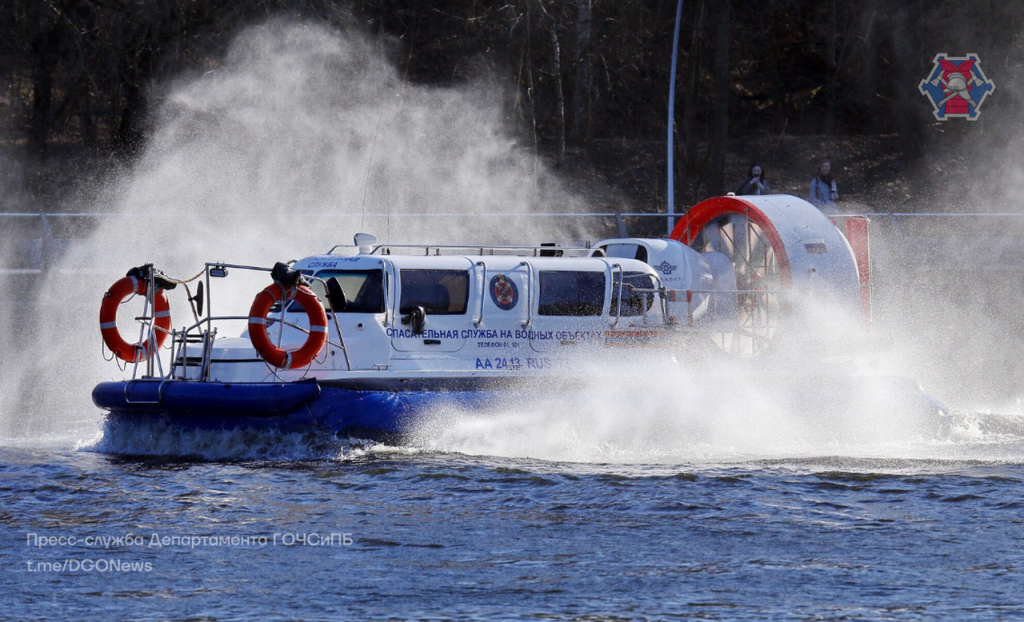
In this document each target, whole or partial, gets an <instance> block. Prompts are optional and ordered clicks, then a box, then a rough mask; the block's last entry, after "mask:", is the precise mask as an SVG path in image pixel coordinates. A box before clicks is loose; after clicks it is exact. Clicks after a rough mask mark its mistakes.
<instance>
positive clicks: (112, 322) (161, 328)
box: [100, 276, 171, 363]
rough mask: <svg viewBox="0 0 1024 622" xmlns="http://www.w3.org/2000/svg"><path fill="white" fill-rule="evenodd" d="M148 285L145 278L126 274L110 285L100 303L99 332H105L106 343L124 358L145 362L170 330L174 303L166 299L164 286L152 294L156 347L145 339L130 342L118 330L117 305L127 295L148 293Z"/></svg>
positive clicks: (134, 361) (112, 350) (124, 359)
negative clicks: (138, 341) (140, 341)
mask: <svg viewBox="0 0 1024 622" xmlns="http://www.w3.org/2000/svg"><path fill="white" fill-rule="evenodd" d="M148 287H149V283H147V282H146V281H145V280H143V279H139V278H136V277H134V276H126V277H124V278H123V279H121V280H119V281H118V282H116V283H114V284H113V285H111V286H110V289H108V290H107V293H105V294H103V303H102V304H101V305H100V332H101V333H102V334H103V343H105V344H107V347H108V348H110V351H111V352H113V353H114V355H115V356H116V357H117V358H119V359H121V360H122V361H127V362H129V363H136V362H140V361H145V360H147V359H149V358H150V357H152V356H153V354H155V353H156V351H157V350H159V349H160V346H162V345H163V343H164V341H166V340H167V335H169V334H170V331H171V306H170V304H168V302H167V294H165V293H164V290H163V289H161V288H159V287H158V288H156V292H155V293H154V294H153V323H154V324H155V325H156V331H155V335H156V346H155V347H153V346H151V345H150V343H149V339H146V340H145V341H143V342H142V343H128V342H127V341H125V340H124V339H123V338H122V337H121V333H119V332H117V308H118V307H119V306H120V305H121V303H122V302H123V301H124V299H125V298H127V297H128V296H131V295H132V294H138V295H140V296H145V295H146V290H147V289H148Z"/></svg>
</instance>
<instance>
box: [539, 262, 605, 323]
mask: <svg viewBox="0 0 1024 622" xmlns="http://www.w3.org/2000/svg"><path fill="white" fill-rule="evenodd" d="M538 283H539V287H540V301H539V303H538V306H537V314H538V315H572V316H581V315H601V311H603V310H604V293H605V285H606V283H607V282H606V279H605V273H604V272H589V271H588V272H584V271H573V272H570V271H562V270H559V271H557V272H556V271H541V272H540V273H539V274H538Z"/></svg>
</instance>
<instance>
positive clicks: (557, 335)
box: [92, 195, 945, 439]
mask: <svg viewBox="0 0 1024 622" xmlns="http://www.w3.org/2000/svg"><path fill="white" fill-rule="evenodd" d="M867 233H868V220H867V218H865V217H863V216H857V217H839V218H834V219H833V220H830V219H829V218H828V217H826V216H825V215H823V214H822V213H821V212H820V211H819V210H818V209H817V208H815V207H814V206H812V205H810V204H809V203H807V202H805V201H803V200H801V199H798V198H795V197H792V196H785V195H772V196H753V197H742V198H741V197H733V196H728V197H718V198H713V199H709V200H707V201H704V202H702V203H700V204H698V205H696V206H694V207H693V208H692V209H691V210H690V211H689V212H688V213H687V214H685V215H684V216H682V217H681V219H680V220H679V222H678V224H677V226H676V227H675V230H674V231H673V233H672V235H671V236H670V237H669V238H666V239H647V238H615V239H607V240H602V241H599V242H597V243H595V244H592V245H584V246H577V247H571V246H556V245H541V246H472V247H468V246H436V245H415V246H414V245H388V244H377V241H376V238H375V237H374V236H372V235H370V234H365V233H360V234H356V235H355V239H354V244H353V245H344V246H342V245H339V246H335V247H334V248H331V249H330V250H329V251H327V252H326V253H324V254H321V255H313V256H310V257H306V258H304V259H301V260H299V261H295V262H292V263H290V264H284V263H277V264H276V265H275V266H274V267H260V266H249V265H239V264H227V263H220V262H218V263H206V264H205V267H204V269H203V270H202V272H200V273H199V274H198V275H196V276H195V277H193V278H192V279H188V280H177V279H173V278H170V277H168V276H167V275H165V274H163V273H161V272H160V271H159V270H156V269H155V268H154V267H153V266H151V265H148V266H143V267H141V268H136V269H133V270H132V271H131V272H129V274H128V275H127V276H126V277H125V278H123V279H121V280H119V281H118V282H116V283H115V284H114V285H113V286H112V287H111V288H110V290H109V291H108V292H107V293H106V294H105V297H104V300H103V304H102V306H101V313H100V326H101V332H102V335H103V339H104V343H105V344H106V346H107V347H108V348H109V349H110V351H111V352H112V353H113V355H114V356H115V357H117V358H118V359H120V360H121V361H123V362H125V363H126V364H127V367H131V377H130V378H126V379H122V380H117V381H112V382H103V383H101V384H99V385H98V386H96V388H95V389H94V390H93V394H92V396H93V401H94V403H95V404H96V405H97V406H99V407H100V408H101V409H103V410H105V411H107V412H108V415H107V417H108V421H114V422H134V421H145V422H157V421H162V422H166V423H167V424H169V425H174V426H181V427H183V428H186V429H200V430H236V429H272V430H280V431H282V432H292V431H300V432H301V431H305V430H310V429H316V430H323V431H327V432H329V433H332V434H337V435H341V436H354V437H361V438H384V439H393V438H396V437H397V438H401V437H402V436H403V435H404V434H406V433H408V432H409V431H410V430H412V429H413V428H414V426H416V425H417V423H418V422H419V421H421V420H422V418H423V417H425V416H427V415H428V414H429V413H430V412H432V410H433V409H435V408H443V407H445V406H449V405H454V406H457V407H461V408H466V407H469V408H486V407H487V406H488V405H489V404H494V403H500V402H501V401H502V400H503V399H506V398H507V396H508V395H509V394H510V393H511V392H519V393H522V392H533V393H543V392H545V391H556V392H565V391H573V390H574V387H575V386H577V384H579V385H581V386H582V385H585V383H586V380H587V379H586V378H576V377H575V376H574V374H579V373H582V372H581V371H580V370H581V369H582V368H583V367H584V365H583V363H584V362H587V363H589V362H593V361H595V360H602V359H603V358H604V357H610V358H615V357H618V358H619V359H622V358H623V357H633V358H634V360H635V359H637V358H643V359H645V360H663V361H664V362H665V364H669V365H700V361H701V360H703V359H704V357H706V356H709V354H708V353H709V352H713V353H714V355H715V356H725V357H732V358H735V359H749V360H752V361H757V360H772V359H773V357H778V356H779V352H780V351H784V350H787V349H792V347H793V344H794V343H800V342H801V337H802V336H803V335H805V333H806V331H804V330H802V329H801V325H800V321H801V320H800V319H799V317H800V315H801V309H804V308H807V307H808V304H807V303H808V301H811V302H813V305H810V307H811V308H816V309H820V308H826V309H829V313H834V314H836V315H841V316H844V317H854V318H856V322H854V328H853V330H852V332H853V333H857V335H855V338H854V339H852V341H851V343H869V342H871V339H870V337H866V336H869V335H870V332H871V331H870V329H871V306H870V302H871V300H870V272H869V266H868V259H869V249H868V238H867ZM239 271H256V272H263V273H267V274H268V275H269V279H268V281H269V284H267V286H266V287H265V288H264V289H263V290H261V291H259V292H256V293H255V294H254V298H253V301H252V304H251V306H250V308H249V311H248V314H246V315H241V314H237V312H236V313H234V314H230V313H229V314H221V315H218V314H216V313H214V312H213V310H212V309H211V308H210V307H211V306H212V305H210V304H207V305H206V308H205V309H204V298H205V302H207V303H209V302H210V301H211V299H212V297H211V296H209V294H210V293H212V286H213V285H214V284H215V282H216V281H218V280H219V279H222V278H227V277H228V275H229V273H236V272H239ZM194 281H197V283H196V285H195V288H196V290H197V291H196V294H195V295H192V294H191V289H189V287H188V285H189V283H191V282H194ZM178 284H184V286H185V287H184V289H186V292H187V297H188V307H189V309H190V311H191V312H192V320H193V321H192V322H190V323H186V324H184V325H182V326H181V327H180V328H174V325H173V322H172V319H171V317H170V310H169V309H170V307H169V305H168V302H167V292H168V291H169V290H170V289H173V288H175V287H176V286H177V285H178ZM204 293H205V295H204ZM132 295H136V296H138V297H140V298H141V299H142V300H143V301H144V303H143V305H144V309H143V312H142V314H141V315H140V316H139V317H138V318H136V319H138V320H139V322H140V328H139V339H138V342H137V343H128V341H126V340H125V339H124V337H122V335H121V333H120V331H119V330H118V323H117V317H116V316H117V309H118V308H119V307H120V306H122V303H123V301H124V300H125V299H126V298H128V297H130V296H132ZM241 324H244V325H245V327H244V329H241V330H239V329H240V328H241V327H240V325H241ZM232 326H234V328H232ZM228 335H237V336H228ZM812 347H813V349H815V351H816V352H818V353H821V352H822V350H821V349H820V348H819V347H818V346H812ZM826 350H828V349H827V348H826ZM833 354H834V353H833V352H831V351H829V352H827V353H826V355H827V356H832V355H833ZM801 356H803V357H804V358H805V359H806V358H807V357H806V356H805V355H804V354H801ZM760 369H762V371H763V370H764V369H767V367H764V366H762V367H761V368H760ZM780 377H786V378H792V377H793V373H792V372H791V371H790V372H784V373H782V375H781V376H780ZM577 380H578V381H579V382H578V383H577ZM612 381H614V380H613V379H612ZM894 383H895V384H896V385H898V386H899V387H900V388H899V391H900V395H901V396H902V398H905V399H906V400H907V402H908V403H912V404H913V405H914V407H915V408H920V409H921V410H922V411H925V412H927V413H928V416H934V417H939V418H941V417H942V416H944V414H945V409H944V407H943V406H942V405H941V404H940V403H938V402H937V401H935V400H934V399H932V398H931V397H930V396H928V395H927V394H926V393H924V392H923V391H922V390H921V388H920V387H919V386H918V385H917V383H916V382H913V381H910V380H907V379H902V378H900V379H894ZM580 390H585V389H582V388H581V389H580ZM826 394H827V396H828V397H829V398H831V399H836V391H835V390H834V388H831V387H822V386H821V385H818V386H817V387H812V388H811V389H810V391H809V392H808V395H811V396H812V398H811V399H814V400H818V399H820V398H819V397H818V396H819V395H826Z"/></svg>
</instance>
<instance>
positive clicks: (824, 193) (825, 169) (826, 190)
mask: <svg viewBox="0 0 1024 622" xmlns="http://www.w3.org/2000/svg"><path fill="white" fill-rule="evenodd" d="M838 199H839V191H838V190H837V189H836V180H835V179H833V178H832V163H831V162H829V161H828V160H825V161H824V162H822V163H821V166H819V167H818V174H817V175H815V176H814V179H812V180H811V189H810V193H809V195H808V198H807V200H808V201H810V202H811V203H813V204H814V206H815V207H817V208H818V209H820V210H821V211H823V212H825V213H826V214H838V213H839V208H838V207H836V200H838Z"/></svg>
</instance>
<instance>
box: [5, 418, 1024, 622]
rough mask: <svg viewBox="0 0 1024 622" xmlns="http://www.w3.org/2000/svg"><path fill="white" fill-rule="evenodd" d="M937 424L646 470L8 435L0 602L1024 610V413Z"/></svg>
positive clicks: (462, 613)
mask: <svg viewBox="0 0 1024 622" xmlns="http://www.w3.org/2000/svg"><path fill="white" fill-rule="evenodd" d="M954 419H955V425H954V429H953V432H951V433H950V434H948V435H947V436H946V437H944V438H909V439H901V440H900V441H899V442H898V443H896V444H893V443H888V444H875V445H872V444H870V443H869V444H865V445H860V446H849V445H846V446H844V445H842V444H839V445H831V446H829V445H825V446H817V447H809V448H807V451H803V452H801V451H800V450H798V449H794V448H792V447H786V448H785V450H784V451H783V452H782V453H783V454H788V455H773V454H774V453H776V452H773V450H772V448H771V447H766V448H765V452H764V455H761V456H756V455H746V456H744V455H736V454H734V455H725V453H723V452H721V451H720V448H717V449H716V448H710V449H709V448H707V447H704V448H703V450H701V451H697V449H696V448H695V447H688V448H686V447H677V449H678V452H677V453H676V454H675V455H674V457H673V455H672V454H663V455H661V457H660V458H658V460H657V461H655V462H645V461H644V460H645V459H649V454H638V453H632V454H631V453H630V451H631V450H630V449H629V448H628V447H627V448H623V447H619V448H615V447H612V446H611V445H614V444H615V443H614V441H612V442H608V441H607V440H605V441H603V442H602V445H601V446H591V447H589V448H581V447H579V446H572V445H570V444H566V445H563V446H561V448H560V449H558V450H557V451H556V452H555V453H553V454H551V457H553V458H558V457H559V455H561V457H562V458H567V459H544V460H541V459H536V458H530V457H521V456H520V457H517V456H515V455H506V456H494V455H479V454H475V453H474V452H476V451H478V450H479V447H477V446H474V445H472V443H470V442H469V441H467V440H466V438H461V439H458V440H456V439H453V438H447V437H446V438H440V439H439V438H434V439H432V440H431V439H424V440H422V441H421V442H419V443H413V444H412V445H410V446H405V447H400V448H399V447H388V446H382V445H374V444H370V443H360V442H356V441H338V440H335V439H332V438H326V437H315V436H313V435H307V436H304V437H298V436H296V437H286V438H269V437H263V438H261V437H256V436H252V435H248V436H247V435H243V434H238V433H234V434H222V435H217V436H209V437H191V438H188V439H182V438H178V439H172V438H170V437H169V436H168V435H167V434H166V430H165V431H163V432H164V435H163V436H161V431H160V430H155V429H154V430H149V431H136V432H135V433H134V435H130V434H125V433H120V434H118V433H112V432H111V431H108V434H107V435H106V436H105V437H102V438H100V437H98V436H90V435H89V434H88V433H85V432H81V431H80V432H77V433H76V434H77V436H79V437H80V438H78V439H77V440H75V439H74V438H73V436H75V435H71V436H68V437H66V438H63V439H61V438H57V439H54V438H50V439H34V440H30V441H25V440H22V441H18V442H14V441H9V442H8V443H7V444H6V446H4V447H3V448H0V573H2V576H3V579H2V581H0V585H2V587H0V595H2V602H3V603H4V606H3V608H0V619H11V620H53V619H66V618H74V619H80V620H113V619H134V620H261V621H263V620H286V619H287V620H328V619H357V620H370V619H372V620H518V619H551V620H663V619H677V618H681V619H728V620H763V619H773V620H783V619H795V620H850V619H871V620H934V619H983V620H992V619H1010V618H1019V617H1021V616H1022V615H1024V589H1022V588H1021V586H1022V585H1024V525H1022V522H1024V513H1022V508H1024V494H1022V491H1024V486H1022V482H1024V425H1021V424H1020V417H1019V416H1016V415H1011V416H1000V415H991V414H977V413H974V414H966V413H954ZM171 436H173V435H171ZM587 440H588V437H587V436H586V435H585V434H581V435H580V442H581V443H585V442H587ZM119 444H120V446H118V445H119ZM144 447H149V449H150V450H151V451H150V452H149V453H151V454H154V455H149V456H141V455H138V452H139V451H140V448H144ZM184 447H188V448H189V449H188V450H187V451H183V449H182V448H184ZM495 447H497V446H496V445H493V444H491V445H488V446H487V449H489V450H492V451H495V453H501V451H500V449H499V450H495V449H494V448H495ZM506 449H508V450H509V451H507V452H506V453H510V454H515V453H524V452H523V450H522V447H521V446H520V445H510V446H507V447H506ZM558 451H560V452H562V453H561V454H559V453H558ZM687 451H689V452H691V453H690V455H689V456H687V455H686V452H687ZM125 452H128V453H134V454H135V455H134V456H126V455H123V454H124V453H125ZM580 452H583V453H580ZM602 452H605V453H604V454H603V455H605V456H607V457H608V458H609V460H608V461H604V462H603V461H601V459H600V456H601V455H602ZM716 452H717V453H718V454H719V455H718V456H717V457H716V456H715V455H713V454H715V453H716ZM525 453H529V452H528V451H527V452H525ZM156 454H163V455H156ZM584 456H585V458H586V460H573V458H580V457H584Z"/></svg>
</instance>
